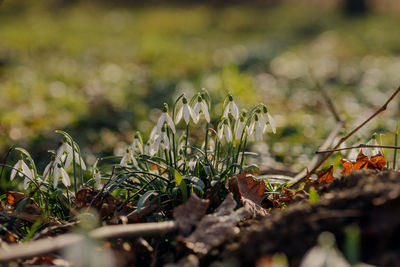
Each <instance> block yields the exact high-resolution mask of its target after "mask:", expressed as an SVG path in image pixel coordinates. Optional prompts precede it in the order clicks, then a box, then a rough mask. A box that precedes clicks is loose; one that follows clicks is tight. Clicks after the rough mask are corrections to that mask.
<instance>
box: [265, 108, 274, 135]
mask: <svg viewBox="0 0 400 267" xmlns="http://www.w3.org/2000/svg"><path fill="white" fill-rule="evenodd" d="M267 116H268V121H269V124H270V125H271V128H272V132H273V133H274V134H275V133H276V124H275V120H274V118H272V116H271V115H269V113H267Z"/></svg>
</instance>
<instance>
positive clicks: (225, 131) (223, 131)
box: [217, 119, 232, 143]
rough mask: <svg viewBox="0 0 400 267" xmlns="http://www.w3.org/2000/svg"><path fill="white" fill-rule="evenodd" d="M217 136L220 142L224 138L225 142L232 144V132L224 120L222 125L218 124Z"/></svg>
mask: <svg viewBox="0 0 400 267" xmlns="http://www.w3.org/2000/svg"><path fill="white" fill-rule="evenodd" d="M217 136H218V139H219V140H220V141H222V139H223V138H224V137H225V140H226V142H228V143H230V142H232V130H231V127H229V124H228V122H227V121H226V119H225V120H224V121H223V122H222V123H220V125H219V128H218V132H217Z"/></svg>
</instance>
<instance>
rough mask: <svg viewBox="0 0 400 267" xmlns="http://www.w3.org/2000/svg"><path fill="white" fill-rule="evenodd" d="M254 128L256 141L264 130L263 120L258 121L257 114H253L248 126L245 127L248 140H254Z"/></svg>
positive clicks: (261, 136)
mask: <svg viewBox="0 0 400 267" xmlns="http://www.w3.org/2000/svg"><path fill="white" fill-rule="evenodd" d="M254 130H255V133H256V138H255V140H256V141H261V140H262V138H263V134H264V132H265V130H266V127H265V121H264V122H262V121H260V119H259V117H258V115H257V114H256V115H254V120H253V121H252V122H251V123H250V125H249V127H248V128H247V138H248V140H249V141H254V135H253V134H254Z"/></svg>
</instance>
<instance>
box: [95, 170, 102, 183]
mask: <svg viewBox="0 0 400 267" xmlns="http://www.w3.org/2000/svg"><path fill="white" fill-rule="evenodd" d="M94 179H95V180H96V183H97V184H101V174H100V171H99V169H97V168H96V169H95V170H94Z"/></svg>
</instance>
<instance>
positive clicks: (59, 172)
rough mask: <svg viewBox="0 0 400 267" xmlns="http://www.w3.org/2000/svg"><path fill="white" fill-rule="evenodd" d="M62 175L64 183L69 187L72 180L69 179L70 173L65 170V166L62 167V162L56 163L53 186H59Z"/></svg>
mask: <svg viewBox="0 0 400 267" xmlns="http://www.w3.org/2000/svg"><path fill="white" fill-rule="evenodd" d="M60 177H61V181H62V183H63V184H64V185H65V186H66V187H68V186H70V185H71V181H70V179H69V176H68V173H67V172H66V171H65V169H64V168H63V167H61V165H60V164H56V166H55V167H54V181H53V186H54V187H57V185H58V180H59V179H60Z"/></svg>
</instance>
